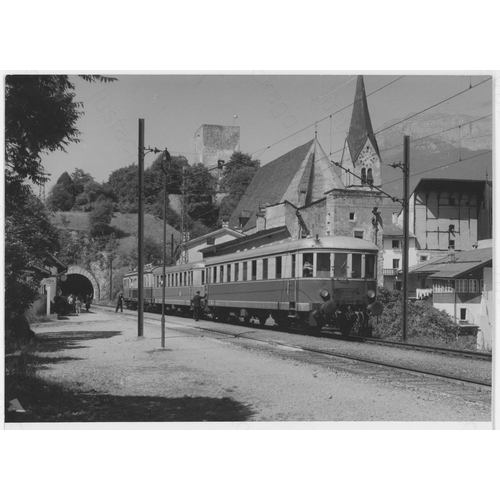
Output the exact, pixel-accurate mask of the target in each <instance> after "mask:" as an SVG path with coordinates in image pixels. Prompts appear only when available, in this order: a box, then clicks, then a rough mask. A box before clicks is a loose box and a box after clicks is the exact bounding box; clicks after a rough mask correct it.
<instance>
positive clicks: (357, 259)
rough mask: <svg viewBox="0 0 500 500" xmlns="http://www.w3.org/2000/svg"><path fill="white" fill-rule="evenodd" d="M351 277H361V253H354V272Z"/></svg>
mask: <svg viewBox="0 0 500 500" xmlns="http://www.w3.org/2000/svg"><path fill="white" fill-rule="evenodd" d="M351 278H361V254H360V253H353V254H352V272H351Z"/></svg>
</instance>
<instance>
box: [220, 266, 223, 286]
mask: <svg viewBox="0 0 500 500" xmlns="http://www.w3.org/2000/svg"><path fill="white" fill-rule="evenodd" d="M219 272H220V280H219V281H220V282H221V283H224V266H220V271H219Z"/></svg>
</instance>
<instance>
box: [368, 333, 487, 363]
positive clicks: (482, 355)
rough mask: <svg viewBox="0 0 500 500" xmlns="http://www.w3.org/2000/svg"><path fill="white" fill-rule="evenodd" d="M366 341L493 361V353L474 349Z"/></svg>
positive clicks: (370, 339) (373, 339)
mask: <svg viewBox="0 0 500 500" xmlns="http://www.w3.org/2000/svg"><path fill="white" fill-rule="evenodd" d="M364 340H365V342H369V343H371V344H379V345H385V346H389V347H399V348H402V349H413V350H415V351H426V352H435V353H439V354H448V355H450V356H460V357H462V358H472V359H483V360H484V361H491V360H492V355H491V353H487V352H474V351H465V350H462V349H450V348H448V347H434V346H427V345H421V344H408V343H406V342H396V341H393V340H383V339H377V338H366V339H364Z"/></svg>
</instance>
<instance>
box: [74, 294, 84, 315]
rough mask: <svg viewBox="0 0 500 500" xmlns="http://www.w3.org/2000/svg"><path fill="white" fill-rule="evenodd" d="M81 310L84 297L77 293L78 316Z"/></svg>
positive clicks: (76, 306) (76, 307)
mask: <svg viewBox="0 0 500 500" xmlns="http://www.w3.org/2000/svg"><path fill="white" fill-rule="evenodd" d="M81 310H82V298H81V297H80V295H77V296H76V298H75V312H76V315H77V316H79V315H80V311H81Z"/></svg>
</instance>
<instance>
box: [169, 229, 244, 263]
mask: <svg viewBox="0 0 500 500" xmlns="http://www.w3.org/2000/svg"><path fill="white" fill-rule="evenodd" d="M242 237H243V234H242V233H241V232H240V231H235V230H234V229H230V228H229V227H225V226H223V227H221V228H219V229H216V230H215V231H212V232H211V233H208V234H205V235H203V236H199V237H198V238H193V239H192V240H189V241H187V242H186V243H184V245H183V249H182V250H183V251H182V252H181V257H182V256H187V261H181V259H179V260H178V261H177V264H181V263H185V262H197V261H199V260H202V259H203V255H202V254H201V253H200V252H201V251H202V250H203V249H204V248H206V247H211V246H213V245H219V244H221V243H226V242H229V241H232V240H234V239H238V238H242Z"/></svg>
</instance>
